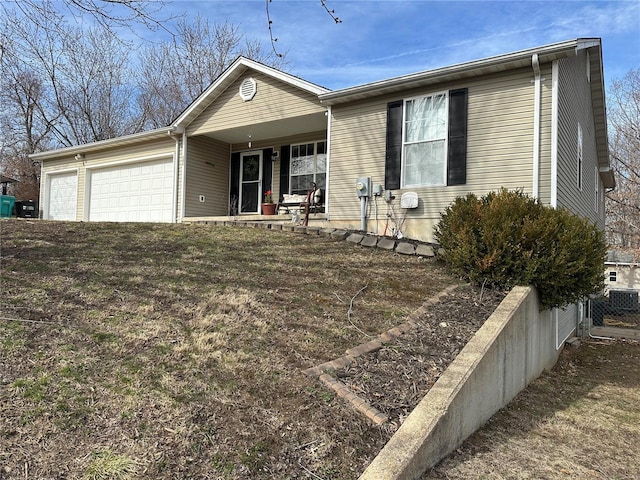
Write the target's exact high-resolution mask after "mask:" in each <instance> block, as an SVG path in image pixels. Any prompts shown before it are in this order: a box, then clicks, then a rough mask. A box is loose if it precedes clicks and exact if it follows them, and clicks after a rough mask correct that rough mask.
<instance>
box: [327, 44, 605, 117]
mask: <svg viewBox="0 0 640 480" xmlns="http://www.w3.org/2000/svg"><path fill="white" fill-rule="evenodd" d="M592 45H599V39H574V40H569V41H566V42H561V43H554V44H551V45H547V46H543V47H536V48H533V49H527V50H521V51H518V52H513V53H508V54H505V55H498V56H495V57H490V58H485V59H481V60H474V61H471V62H466V63H460V64H457V65H452V66H448V67H444V68H437V69H434V70H427V71H423V72H418V73H413V74H410V75H404V76H401V77H396V78H392V79H388V80H382V81H378V82H373V83H368V84H365V85H359V86H355V87H349V88H344V89H341V90H335V91H332V92H328V93H323V94H320V95H319V98H320V102H321V103H324V104H326V105H335V104H338V103H346V102H349V101H353V100H359V99H362V98H367V97H372V96H378V95H383V94H386V93H392V92H396V91H399V90H405V89H407V88H413V87H420V86H423V85H428V84H433V83H438V82H445V81H454V80H459V79H464V78H469V77H472V76H476V75H481V74H486V73H491V72H494V71H496V72H497V71H504V70H509V69H515V68H524V67H528V66H530V65H531V56H532V55H533V54H536V55H538V61H539V63H549V62H552V61H553V60H557V59H559V58H567V57H573V56H575V55H576V53H577V51H578V49H579V48H585V46H592Z"/></svg>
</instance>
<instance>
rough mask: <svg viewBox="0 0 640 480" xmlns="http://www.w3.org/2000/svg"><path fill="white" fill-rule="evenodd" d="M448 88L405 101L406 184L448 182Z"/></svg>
mask: <svg viewBox="0 0 640 480" xmlns="http://www.w3.org/2000/svg"><path fill="white" fill-rule="evenodd" d="M447 100H448V99H447V92H442V93H437V94H433V95H428V96H425V97H418V98H412V99H409V100H405V102H404V138H403V165H402V186H403V187H409V186H418V185H446V183H447V180H446V178H447V177H446V175H447V112H448V107H447Z"/></svg>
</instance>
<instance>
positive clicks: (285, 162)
mask: <svg viewBox="0 0 640 480" xmlns="http://www.w3.org/2000/svg"><path fill="white" fill-rule="evenodd" d="M290 163H291V145H282V146H281V147H280V200H282V199H283V198H284V197H283V196H282V195H283V194H285V193H287V194H288V193H289V165H290Z"/></svg>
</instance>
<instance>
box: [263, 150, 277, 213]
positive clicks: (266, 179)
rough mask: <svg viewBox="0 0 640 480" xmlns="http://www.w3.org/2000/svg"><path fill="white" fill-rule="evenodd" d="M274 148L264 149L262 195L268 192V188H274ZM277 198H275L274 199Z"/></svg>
mask: <svg viewBox="0 0 640 480" xmlns="http://www.w3.org/2000/svg"><path fill="white" fill-rule="evenodd" d="M272 153H273V148H265V149H264V150H262V196H263V197H264V194H265V193H267V190H271V189H272V188H273V162H272V161H271V154H272ZM275 200H276V199H275V198H274V201H275Z"/></svg>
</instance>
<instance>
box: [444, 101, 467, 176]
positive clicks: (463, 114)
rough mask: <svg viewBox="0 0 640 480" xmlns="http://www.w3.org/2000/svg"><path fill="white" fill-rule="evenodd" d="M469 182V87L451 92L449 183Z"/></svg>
mask: <svg viewBox="0 0 640 480" xmlns="http://www.w3.org/2000/svg"><path fill="white" fill-rule="evenodd" d="M465 183H467V89H466V88H461V89H459V90H451V91H450V92H449V146H448V158H447V185H464V184H465Z"/></svg>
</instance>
